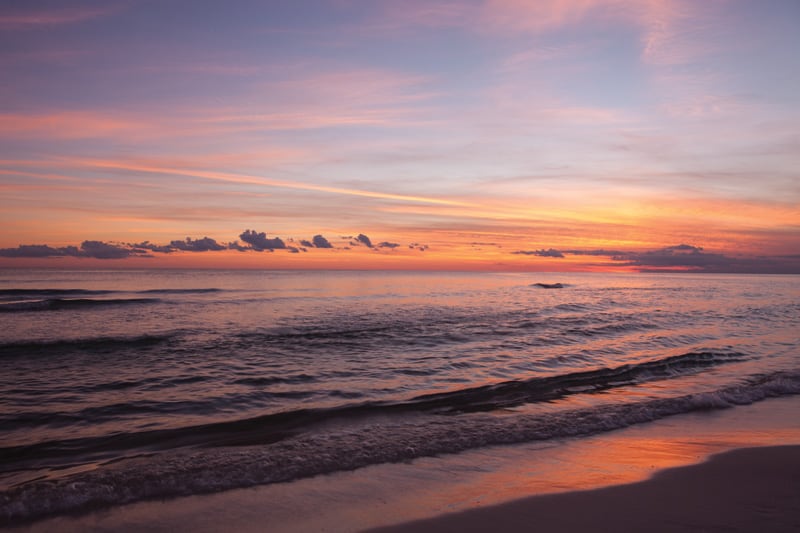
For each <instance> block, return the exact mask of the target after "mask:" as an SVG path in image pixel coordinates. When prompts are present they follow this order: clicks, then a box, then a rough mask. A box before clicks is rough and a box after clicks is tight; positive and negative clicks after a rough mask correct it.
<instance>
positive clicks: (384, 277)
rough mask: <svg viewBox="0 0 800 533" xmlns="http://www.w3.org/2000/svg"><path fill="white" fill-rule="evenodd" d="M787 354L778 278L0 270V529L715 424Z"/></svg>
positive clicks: (798, 333)
mask: <svg viewBox="0 0 800 533" xmlns="http://www.w3.org/2000/svg"><path fill="white" fill-rule="evenodd" d="M556 284H557V285H556ZM798 346H800V277H799V276H766V275H712V274H690V273H675V274H668V273H660V274H605V273H603V274H601V273H581V274H576V273H569V274H555V273H544V274H543V273H509V274H504V273H425V272H352V271H348V272H319V271H313V272H305V271H293V272H283V271H215V270H203V271H201V270H197V271H194V270H180V271H179V270H136V271H133V270H81V271H74V270H73V271H70V270H0V525H2V524H6V525H8V524H15V523H22V522H27V521H31V520H36V519H38V518H42V517H45V516H50V515H53V514H62V513H72V512H79V511H83V510H87V509H95V508H98V507H101V508H102V507H104V506H117V505H120V504H123V503H130V502H136V501H141V500H148V499H156V498H171V497H176V496H185V495H194V494H205V493H212V492H221V491H226V490H230V489H236V488H242V487H250V486H257V485H268V484H274V483H279V482H293V481H297V480H301V479H306V478H310V477H312V476H316V475H320V474H330V473H335V472H340V471H348V470H355V469H358V468H361V467H367V466H371V465H381V464H386V463H399V462H406V461H414V460H418V459H419V458H424V457H432V456H442V455H446V454H458V453H460V452H468V451H474V450H479V449H482V448H486V447H491V446H496V445H506V444H519V443H531V442H544V443H558V442H560V441H562V440H564V439H582V438H589V437H591V436H593V435H597V434H600V433H603V432H608V431H612V430H617V429H622V428H625V427H628V426H632V425H636V424H647V423H650V422H655V421H658V420H661V419H664V418H666V417H670V416H673V415H680V414H686V413H692V412H696V411H713V410H718V409H730V408H733V409H736V408H737V406H743V405H748V404H752V403H754V402H759V401H761V400H764V399H767V398H775V397H780V396H788V395H794V394H799V393H800V353H799V350H798Z"/></svg>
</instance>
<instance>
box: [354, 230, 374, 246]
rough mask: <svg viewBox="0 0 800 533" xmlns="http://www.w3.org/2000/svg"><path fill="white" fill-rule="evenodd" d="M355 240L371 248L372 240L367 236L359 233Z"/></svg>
mask: <svg viewBox="0 0 800 533" xmlns="http://www.w3.org/2000/svg"><path fill="white" fill-rule="evenodd" d="M356 240H357V241H358V242H360V243H361V244H363V245H364V246H366V247H367V248H372V241H371V240H369V237H367V236H366V235H364V234H363V233H359V234H358V237H356Z"/></svg>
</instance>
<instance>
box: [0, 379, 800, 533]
mask: <svg viewBox="0 0 800 533" xmlns="http://www.w3.org/2000/svg"><path fill="white" fill-rule="evenodd" d="M792 394H800V373H797V372H778V373H774V374H769V375H763V376H758V377H754V378H751V379H749V380H748V381H746V382H744V383H741V384H738V385H733V386H728V387H725V388H721V389H718V390H712V391H708V392H703V393H697V394H689V395H683V396H678V397H673V398H664V399H655V400H652V399H651V400H644V401H638V402H631V403H625V404H613V405H602V406H597V407H589V408H583V409H575V410H571V411H567V412H552V413H548V414H518V415H508V416H503V417H497V416H491V415H486V414H472V415H464V416H458V417H452V416H429V417H426V418H424V419H420V418H415V419H414V420H413V421H403V420H400V421H395V422H393V423H388V422H386V421H379V422H374V423H368V424H364V425H360V426H356V427H352V428H349V429H347V428H345V429H342V428H338V429H331V430H329V431H318V432H314V433H303V434H298V435H295V436H293V437H289V438H285V439H282V440H279V441H276V442H273V443H271V444H264V445H262V446H248V447H245V448H240V447H233V448H232V447H229V446H222V447H219V446H217V447H210V448H201V449H182V450H175V451H172V452H164V453H161V454H157V455H151V456H149V457H147V458H141V459H136V458H134V459H130V460H121V461H116V462H114V463H113V464H107V465H104V466H102V467H100V468H97V469H94V470H90V471H85V472H80V473H77V474H74V475H71V476H68V477H65V478H61V479H50V480H34V481H31V482H28V483H24V484H21V485H18V486H16V487H13V488H11V489H9V490H6V491H4V492H2V493H0V524H5V525H11V524H14V523H21V522H24V521H26V520H27V521H29V520H33V519H37V518H40V517H43V516H46V515H49V514H54V513H65V512H76V511H83V510H88V509H91V508H97V507H101V506H108V505H117V504H122V503H129V502H134V501H139V500H144V499H153V498H166V497H175V496H182V495H192V494H203V493H210V492H218V491H223V490H228V489H234V488H242V487H249V486H254V485H260V484H268V483H277V482H286V481H292V480H295V479H299V478H303V477H310V476H314V475H320V474H326V473H332V472H336V471H343V470H353V469H356V468H360V467H364V466H368V465H373V464H381V463H391V462H401V461H407V460H411V459H415V458H418V457H425V456H434V455H440V454H445V453H458V452H461V451H465V450H469V449H474V448H480V447H485V446H492V445H501V444H515V443H521V442H530V441H538V440H550V439H559V438H567V437H576V436H586V435H591V434H595V433H600V432H604V431H609V430H614V429H621V428H624V427H627V426H631V425H633V424H639V423H644V422H651V421H654V420H658V419H661V418H664V417H668V416H673V415H678V414H683V413H690V412H694V411H699V410H713V409H722V408H727V407H731V406H735V405H745V404H750V403H754V402H757V401H760V400H763V399H766V398H770V397H778V396H784V395H792Z"/></svg>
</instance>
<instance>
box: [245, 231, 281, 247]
mask: <svg viewBox="0 0 800 533" xmlns="http://www.w3.org/2000/svg"><path fill="white" fill-rule="evenodd" d="M239 238H240V239H242V240H243V241H244V242H246V243H247V244H249V245H250V246H251V247H252V248H253V250H256V251H257V252H261V251H264V250H269V251H270V252H271V251H273V250H284V249H286V243H285V242H283V241H282V240H281V238H280V237H274V238H272V239H270V238H268V237H267V234H266V233H264V232H261V233H257V232H256V231H253V230H249V229H247V230H244V232H243V233H242V234H241V235H239Z"/></svg>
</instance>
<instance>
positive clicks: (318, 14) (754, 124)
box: [0, 0, 800, 273]
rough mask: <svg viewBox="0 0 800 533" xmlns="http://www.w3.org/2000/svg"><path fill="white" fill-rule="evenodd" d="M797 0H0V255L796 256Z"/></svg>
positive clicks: (451, 264) (439, 265)
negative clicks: (53, 0) (70, 0)
mask: <svg viewBox="0 0 800 533" xmlns="http://www.w3.org/2000/svg"><path fill="white" fill-rule="evenodd" d="M798 50H800V2H797V1H796V0H786V1H780V0H764V1H758V2H756V1H752V0H751V1H739V0H703V1H697V0H636V1H634V0H571V1H568V0H529V1H523V0H483V1H472V0H464V1H452V0H444V1H437V0H419V1H418V0H402V1H401V0H397V1H395V0H329V1H321V0H320V1H304V0H291V1H290V0H286V1H248V0H242V1H231V2H210V1H202V0H191V1H183V0H170V1H166V2H165V1H156V0H153V1H149V0H101V1H83V0H79V1H73V2H65V1H60V2H45V1H38V0H24V1H14V0H5V1H4V2H3V3H2V4H0V72H2V75H1V76H0V227H2V228H3V230H2V231H0V267H21V268H27V267H37V266H42V267H48V266H52V267H87V268H95V267H125V268H149V267H157V268H163V267H176V268H182V267H195V268H212V267H213V268H290V269H291V268H298V269H302V268H314V269H318V268H348V269H351V268H352V269H362V268H363V269H434V270H435V269H441V270H450V269H452V270H508V271H575V270H579V271H607V270H611V271H662V270H667V271H673V270H676V271H683V270H689V271H699V272H758V273H800V54H798Z"/></svg>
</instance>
